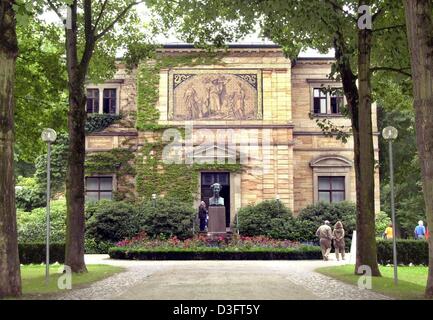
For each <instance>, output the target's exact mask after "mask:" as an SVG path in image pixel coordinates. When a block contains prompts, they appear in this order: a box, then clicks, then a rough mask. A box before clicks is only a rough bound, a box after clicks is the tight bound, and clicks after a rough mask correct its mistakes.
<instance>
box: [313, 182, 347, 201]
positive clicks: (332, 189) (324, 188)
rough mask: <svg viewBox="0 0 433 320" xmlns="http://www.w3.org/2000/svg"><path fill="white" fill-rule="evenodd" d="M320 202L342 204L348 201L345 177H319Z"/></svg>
mask: <svg viewBox="0 0 433 320" xmlns="http://www.w3.org/2000/svg"><path fill="white" fill-rule="evenodd" d="M318 179H319V189H318V191H319V201H325V202H340V201H344V200H345V199H346V196H345V194H346V188H345V177H339V176H336V177H323V176H321V177H318Z"/></svg>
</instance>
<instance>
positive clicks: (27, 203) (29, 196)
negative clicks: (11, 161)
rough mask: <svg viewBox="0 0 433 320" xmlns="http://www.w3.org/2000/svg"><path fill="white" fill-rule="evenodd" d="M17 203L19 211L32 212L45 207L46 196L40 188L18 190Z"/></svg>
mask: <svg viewBox="0 0 433 320" xmlns="http://www.w3.org/2000/svg"><path fill="white" fill-rule="evenodd" d="M15 202H16V205H17V208H18V209H22V210H24V211H32V210H33V209H35V208H41V207H45V205H46V194H45V192H44V191H43V190H42V189H39V188H29V187H21V188H17V190H16V195H15Z"/></svg>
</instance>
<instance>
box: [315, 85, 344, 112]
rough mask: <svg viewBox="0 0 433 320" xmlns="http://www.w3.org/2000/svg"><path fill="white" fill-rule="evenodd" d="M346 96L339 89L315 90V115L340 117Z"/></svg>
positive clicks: (322, 88)
mask: <svg viewBox="0 0 433 320" xmlns="http://www.w3.org/2000/svg"><path fill="white" fill-rule="evenodd" d="M343 105H344V95H343V93H342V91H341V89H339V88H331V89H330V90H329V89H328V88H324V87H321V88H313V113H314V114H316V115H325V114H328V115H340V114H341V110H342V107H343Z"/></svg>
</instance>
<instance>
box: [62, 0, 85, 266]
mask: <svg viewBox="0 0 433 320" xmlns="http://www.w3.org/2000/svg"><path fill="white" fill-rule="evenodd" d="M71 8H72V10H71V12H72V14H71V19H72V29H69V30H66V60H67V62H66V63H67V69H68V80H69V82H68V90H69V113H68V131H69V156H68V170H67V175H66V206H67V211H66V215H67V218H66V226H67V228H66V252H65V265H67V266H69V267H70V268H71V271H72V272H77V273H79V272H87V268H86V264H85V262H84V231H85V230H84V228H85V215H84V160H85V155H86V153H85V152H86V150H85V131H84V126H85V122H86V111H85V103H86V96H85V93H84V81H85V74H86V72H83V70H82V68H81V67H80V65H79V63H78V58H77V54H78V53H77V32H78V29H77V1H74V2H73V4H72V5H71Z"/></svg>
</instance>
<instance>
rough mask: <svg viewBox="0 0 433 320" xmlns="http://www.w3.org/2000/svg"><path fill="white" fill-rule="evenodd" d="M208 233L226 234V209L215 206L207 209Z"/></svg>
mask: <svg viewBox="0 0 433 320" xmlns="http://www.w3.org/2000/svg"><path fill="white" fill-rule="evenodd" d="M208 232H209V233H225V232H226V207H224V206H215V207H209V224H208Z"/></svg>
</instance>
